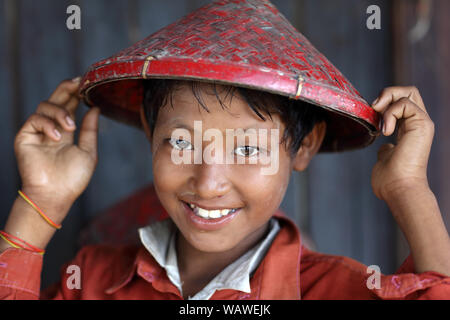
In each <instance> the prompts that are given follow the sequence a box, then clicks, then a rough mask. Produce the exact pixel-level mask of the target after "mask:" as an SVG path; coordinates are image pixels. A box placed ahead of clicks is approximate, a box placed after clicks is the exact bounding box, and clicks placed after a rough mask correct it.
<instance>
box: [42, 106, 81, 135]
mask: <svg viewBox="0 0 450 320" xmlns="http://www.w3.org/2000/svg"><path fill="white" fill-rule="evenodd" d="M36 113H37V114H41V115H44V116H46V117H48V118H50V119H55V120H56V121H57V122H58V123H59V125H60V126H61V127H62V128H63V129H64V130H67V131H69V132H73V131H74V130H75V129H76V125H75V122H74V121H73V120H72V118H71V116H70V113H69V112H68V111H67V110H66V109H64V108H62V107H60V106H58V105H55V104H53V103H51V102H48V101H43V102H41V103H40V104H39V105H38V108H37V110H36Z"/></svg>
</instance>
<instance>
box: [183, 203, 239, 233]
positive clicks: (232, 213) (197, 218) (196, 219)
mask: <svg viewBox="0 0 450 320" xmlns="http://www.w3.org/2000/svg"><path fill="white" fill-rule="evenodd" d="M181 202H182V203H183V206H184V208H185V212H186V213H187V215H188V217H189V220H190V221H191V222H192V223H193V224H194V225H195V226H196V227H197V228H199V229H203V230H208V231H212V230H217V229H219V228H222V227H223V226H225V225H226V224H228V223H229V222H231V220H233V219H234V217H236V216H237V215H238V214H239V213H240V212H241V209H242V208H229V209H212V210H207V209H205V208H201V207H198V206H196V205H194V204H192V203H188V202H185V201H181Z"/></svg>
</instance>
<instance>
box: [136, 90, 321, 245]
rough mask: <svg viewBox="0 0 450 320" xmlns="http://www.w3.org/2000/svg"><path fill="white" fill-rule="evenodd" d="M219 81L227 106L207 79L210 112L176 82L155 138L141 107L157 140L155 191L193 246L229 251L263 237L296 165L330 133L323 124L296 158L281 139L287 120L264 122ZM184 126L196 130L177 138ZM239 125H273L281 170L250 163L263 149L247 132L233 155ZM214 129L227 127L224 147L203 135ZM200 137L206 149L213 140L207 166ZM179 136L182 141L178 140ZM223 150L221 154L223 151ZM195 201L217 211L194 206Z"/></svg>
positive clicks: (305, 161)
mask: <svg viewBox="0 0 450 320" xmlns="http://www.w3.org/2000/svg"><path fill="white" fill-rule="evenodd" d="M217 87H218V94H219V95H220V96H221V98H222V101H223V102H224V103H225V105H226V108H225V109H224V108H223V107H222V106H221V105H220V102H219V101H218V99H217V97H216V96H215V95H214V94H213V91H212V87H211V86H210V85H207V84H202V85H201V87H200V88H201V93H202V94H201V98H202V99H203V101H204V104H205V105H206V106H207V108H208V109H209V111H210V112H209V113H208V112H207V111H206V110H204V109H203V108H202V107H201V106H200V105H199V103H198V101H197V99H196V97H195V96H194V94H193V92H192V88H191V87H190V86H186V85H182V86H180V87H179V88H177V89H176V90H175V91H174V92H173V99H172V102H173V108H172V106H171V104H170V99H167V105H165V106H163V107H162V108H160V110H159V113H158V117H157V121H156V124H155V128H154V131H153V135H152V136H150V130H149V128H148V125H147V122H146V121H145V118H144V115H143V112H142V110H141V118H142V120H143V125H144V128H145V130H146V133H147V136H148V138H149V139H150V141H151V149H152V158H153V176H154V181H153V183H154V186H155V190H156V193H157V195H158V197H159V199H160V201H161V204H162V205H163V207H164V208H165V209H166V211H167V212H168V214H169V216H170V217H171V218H172V220H173V221H174V223H175V224H176V225H177V227H178V229H179V230H180V231H181V233H182V235H183V237H184V238H185V239H186V240H187V241H188V242H189V244H190V245H192V246H193V247H195V248H196V249H198V250H200V251H204V252H224V251H227V250H230V249H233V248H235V247H236V246H238V245H243V244H245V243H246V242H248V243H251V242H252V241H253V240H254V238H255V237H259V236H261V235H262V232H264V230H265V227H266V226H267V222H268V220H269V219H270V218H271V216H272V215H273V214H274V213H275V211H276V210H277V209H278V208H279V205H280V203H281V201H282V199H283V196H284V194H285V192H286V188H287V186H288V182H289V177H290V174H291V172H292V170H293V169H294V170H299V171H300V170H304V169H305V168H306V166H307V165H308V163H309V161H310V159H311V158H312V156H313V155H314V154H315V153H316V152H317V150H318V148H319V147H320V144H321V142H322V139H323V135H324V133H325V127H324V126H321V127H320V126H319V128H318V126H316V128H315V129H314V130H313V132H312V133H311V134H310V135H309V136H308V137H307V138H305V142H306V144H305V146H304V147H302V148H300V150H299V152H298V154H297V156H296V157H291V156H290V155H289V152H288V151H287V150H286V149H285V147H284V145H280V144H279V142H280V140H281V137H282V136H283V133H284V124H283V123H282V122H281V120H280V118H279V116H278V115H276V114H272V120H270V118H268V117H266V116H265V118H266V121H263V120H262V119H260V118H259V117H258V116H257V115H256V114H255V113H254V111H252V110H251V108H250V107H249V105H248V104H247V103H246V102H245V100H244V99H243V98H241V97H240V96H239V95H238V94H237V92H235V95H234V97H233V99H232V100H231V101H230V95H228V97H226V90H223V88H221V87H220V86H217ZM194 121H201V127H202V128H201V130H202V132H194ZM198 124H199V123H198V122H197V126H196V129H198V128H199V127H198ZM180 128H183V129H185V132H189V135H190V137H189V136H187V135H186V134H185V135H183V137H179V136H177V137H175V138H174V137H172V134H173V132H174V130H176V129H180ZM187 128H188V129H187ZM239 128H241V129H247V128H254V129H256V130H257V132H258V129H267V130H266V136H267V147H266V149H268V150H269V153H272V154H273V152H276V151H277V152H278V157H277V158H278V159H276V161H278V168H277V171H276V173H274V174H261V172H262V171H261V168H262V167H267V162H265V163H266V164H264V165H263V164H261V163H260V162H261V161H257V162H256V163H250V162H249V159H250V157H257V155H255V153H256V154H257V153H258V152H257V150H256V149H255V148H252V149H246V148H245V146H246V145H248V146H254V147H257V146H258V144H257V145H254V144H251V143H250V141H249V140H248V139H247V138H246V139H244V141H245V143H240V144H239V143H237V141H238V139H237V138H233V139H232V144H233V148H232V150H231V153H230V152H227V151H226V150H225V149H226V143H229V142H225V140H226V139H227V135H226V130H227V129H228V130H230V129H232V130H235V129H239ZM208 129H215V130H216V131H215V132H221V133H222V135H223V148H222V147H220V148H218V145H217V144H214V143H213V142H214V141H215V140H214V139H212V140H209V141H205V137H204V136H203V134H204V133H205V131H207V130H208ZM271 129H272V130H279V131H278V132H279V135H278V137H279V139H278V141H277V143H271V139H270V137H269V136H268V133H270V132H276V131H271ZM186 130H187V131H186ZM233 132H235V133H236V132H239V131H233ZM238 134H239V133H238ZM195 136H197V139H198V138H200V141H201V142H200V143H201V144H200V146H201V147H202V149H203V152H205V150H206V149H205V148H208V146H209V148H210V149H209V151H210V155H212V156H213V158H212V159H213V161H211V160H210V161H205V159H204V158H202V159H201V163H200V164H195V163H194V150H193V146H194V144H196V143H195V142H194V137H195ZM171 138H172V140H171V141H170V139H171ZM259 138H260V136H258V139H259ZM177 139H180V140H178V141H177V142H176V140H177ZM181 140H182V141H181ZM198 141H199V140H197V142H198ZM258 141H259V140H258ZM272 142H274V141H272ZM174 145H175V147H174ZM196 146H199V145H198V144H196ZM212 146H213V149H211V147H212ZM178 148H181V149H183V150H179V149H178ZM198 149H199V148H196V149H195V150H198ZM219 149H221V150H219ZM211 150H212V151H211ZM221 152H222V155H221V156H219V155H220V153H221ZM174 154H175V155H177V156H180V157H181V156H182V155H184V156H185V157H186V156H187V158H188V159H190V160H192V161H190V163H181V164H177V163H175V162H176V161H174ZM227 154H228V156H229V155H230V154H231V155H232V157H234V159H235V161H234V162H233V163H230V162H229V161H226V160H225V158H224V157H225V155H227ZM239 157H240V158H241V159H240V161H242V160H244V162H245V163H241V164H239V163H238V159H237V158H239ZM188 203H190V204H196V206H198V207H200V208H203V209H209V210H210V211H209V212H208V211H203V210H201V212H198V211H197V209H196V210H192V209H191V208H189V206H188V205H187V204H188ZM236 208H238V210H237V211H236V212H234V213H228V214H226V212H227V211H226V210H224V211H220V212H221V215H222V214H226V215H224V216H221V218H212V217H215V214H217V213H218V211H214V212H211V211H213V210H216V209H236ZM208 213H209V214H210V215H211V216H212V217H210V218H208V219H207V218H205V217H202V216H201V214H203V216H205V214H208Z"/></svg>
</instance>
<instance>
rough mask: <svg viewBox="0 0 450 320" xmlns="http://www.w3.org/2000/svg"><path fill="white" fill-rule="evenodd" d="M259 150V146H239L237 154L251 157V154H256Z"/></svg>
mask: <svg viewBox="0 0 450 320" xmlns="http://www.w3.org/2000/svg"><path fill="white" fill-rule="evenodd" d="M238 150H239V151H238ZM258 152H259V149H258V148H257V147H251V146H243V147H237V148H236V150H235V153H236V154H237V155H240V156H243V157H251V156H254V155H256V154H257V153H258Z"/></svg>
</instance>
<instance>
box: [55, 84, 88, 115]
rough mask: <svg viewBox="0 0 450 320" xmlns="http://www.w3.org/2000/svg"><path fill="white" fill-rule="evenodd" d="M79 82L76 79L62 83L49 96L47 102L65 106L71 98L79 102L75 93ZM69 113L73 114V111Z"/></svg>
mask: <svg viewBox="0 0 450 320" xmlns="http://www.w3.org/2000/svg"><path fill="white" fill-rule="evenodd" d="M80 80H81V78H79V77H78V78H75V79H73V80H64V81H62V82H61V83H60V84H59V85H58V87H57V88H56V89H55V91H54V92H53V93H52V94H51V96H50V98H49V99H48V101H49V102H51V103H53V104H56V105H60V106H65V105H66V104H67V103H68V102H69V101H70V100H71V99H73V98H75V99H77V100H79V99H78V95H77V92H78V88H79V85H80ZM70 112H74V110H70Z"/></svg>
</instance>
